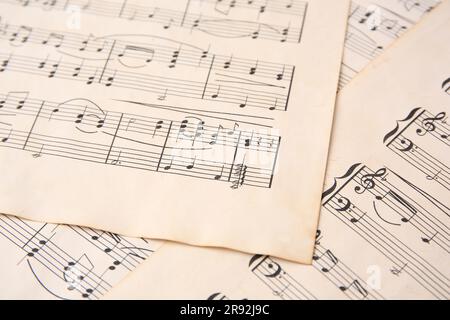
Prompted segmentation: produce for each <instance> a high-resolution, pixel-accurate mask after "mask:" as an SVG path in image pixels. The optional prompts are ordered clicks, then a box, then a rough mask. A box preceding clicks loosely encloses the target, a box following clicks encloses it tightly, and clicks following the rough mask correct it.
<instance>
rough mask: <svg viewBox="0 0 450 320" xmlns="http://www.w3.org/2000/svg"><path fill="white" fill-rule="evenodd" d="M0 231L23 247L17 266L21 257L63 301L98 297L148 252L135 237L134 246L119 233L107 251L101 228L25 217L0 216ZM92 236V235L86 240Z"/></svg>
mask: <svg viewBox="0 0 450 320" xmlns="http://www.w3.org/2000/svg"><path fill="white" fill-rule="evenodd" d="M0 234H1V235H2V236H3V237H4V239H6V240H7V241H8V242H9V243H11V244H14V245H16V246H17V248H18V249H19V250H22V251H23V252H24V256H23V258H22V259H21V260H20V261H19V265H20V264H21V263H23V262H24V261H26V264H27V266H28V269H29V271H30V272H31V273H32V275H33V277H34V278H35V279H36V281H37V282H36V283H38V284H39V285H40V286H42V289H43V292H45V293H48V294H50V295H51V296H52V297H53V298H57V299H64V300H66V299H99V298H101V297H102V296H103V295H104V294H105V293H106V292H108V291H109V290H110V289H111V288H112V286H113V284H115V283H117V282H118V281H119V280H120V279H121V278H122V277H123V276H124V275H126V273H127V272H128V271H131V270H133V269H134V268H135V267H137V265H138V264H139V263H140V262H142V261H143V260H144V259H146V258H147V257H148V256H149V255H150V254H151V252H152V249H151V248H152V246H150V244H149V243H148V242H144V241H139V242H140V244H139V245H138V244H136V243H134V242H135V240H134V239H133V240H130V239H129V238H124V237H122V238H121V240H120V242H121V245H120V246H116V247H115V248H113V249H111V250H109V251H108V252H107V253H106V251H107V250H105V249H104V248H106V247H111V248H112V244H110V243H109V242H111V241H110V240H108V239H107V237H105V236H103V235H102V233H101V232H100V231H96V230H92V229H88V228H82V227H69V226H64V225H52V224H47V223H36V222H30V221H25V220H22V219H20V218H17V217H13V216H8V215H0ZM94 235H96V236H94ZM94 237H96V240H95V241H94V240H91V239H93V238H94ZM88 239H89V240H88ZM86 240H88V241H86ZM68 243H70V244H71V245H68ZM75 243H77V244H78V246H76V245H74V244H75ZM126 247H128V248H130V249H124V248H126ZM99 249H100V250H102V251H99ZM96 250H98V252H99V253H98V254H96ZM87 251H89V254H87V253H86V252H87ZM130 252H133V253H135V255H131V254H130ZM137 255H139V257H140V258H139V259H138V258H136V256H137ZM103 256H106V259H104V257H103ZM117 262H120V263H117Z"/></svg>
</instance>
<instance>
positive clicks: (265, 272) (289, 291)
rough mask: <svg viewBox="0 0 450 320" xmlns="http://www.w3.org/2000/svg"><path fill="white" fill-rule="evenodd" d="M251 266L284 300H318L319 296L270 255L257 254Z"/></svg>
mask: <svg viewBox="0 0 450 320" xmlns="http://www.w3.org/2000/svg"><path fill="white" fill-rule="evenodd" d="M249 268H250V270H251V272H252V273H253V274H254V275H256V277H258V279H259V280H260V281H262V282H263V283H264V284H265V285H266V286H267V287H268V288H269V289H271V290H272V293H273V294H274V295H275V296H277V297H279V298H280V299H283V300H316V299H317V298H316V297H315V296H314V295H313V294H312V293H311V292H310V291H308V290H307V289H306V288H305V287H304V286H302V285H301V284H300V283H299V282H297V280H295V279H294V278H293V277H292V276H290V275H289V274H288V273H286V272H285V271H284V270H283V268H282V267H281V265H280V264H279V263H278V262H276V261H275V260H273V259H272V258H271V257H269V256H261V255H255V256H253V257H252V258H251V259H250V262H249Z"/></svg>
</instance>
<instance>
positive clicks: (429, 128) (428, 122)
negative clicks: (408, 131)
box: [416, 112, 446, 136]
mask: <svg viewBox="0 0 450 320" xmlns="http://www.w3.org/2000/svg"><path fill="white" fill-rule="evenodd" d="M445 116H446V115H445V112H441V113H438V114H437V115H436V116H435V117H428V118H425V119H423V121H422V128H419V129H417V130H416V133H417V134H418V135H419V136H424V135H426V134H427V133H428V132H434V131H435V130H436V124H435V122H436V121H440V120H444V119H445Z"/></svg>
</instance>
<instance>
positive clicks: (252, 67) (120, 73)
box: [0, 23, 295, 111]
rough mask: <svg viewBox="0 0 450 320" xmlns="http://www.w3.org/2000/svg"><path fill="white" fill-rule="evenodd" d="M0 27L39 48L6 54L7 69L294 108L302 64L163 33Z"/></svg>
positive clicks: (17, 43)
mask: <svg viewBox="0 0 450 320" xmlns="http://www.w3.org/2000/svg"><path fill="white" fill-rule="evenodd" d="M0 28H1V29H2V30H3V32H2V33H0V40H1V41H3V42H5V43H7V44H9V46H11V47H24V48H26V46H30V48H31V47H36V48H37V50H36V51H33V54H32V55H30V54H29V53H28V51H29V50H28V51H27V52H26V53H27V54H19V53H17V52H16V53H14V54H12V53H9V52H5V51H3V52H0V63H1V65H0V72H20V73H26V74H30V75H35V76H41V77H46V78H55V79H66V80H72V81H77V82H84V83H85V84H86V85H103V86H106V87H121V88H126V89H133V90H139V91H145V92H149V93H153V94H155V99H158V100H166V99H167V98H170V97H183V98H187V99H199V100H206V101H214V102H216V101H217V102H221V103H226V104H228V105H232V106H235V107H236V108H241V109H242V108H259V109H266V110H279V111H286V110H287V105H288V101H289V94H290V89H291V86H292V81H293V77H294V71H295V68H294V66H289V65H284V64H279V63H272V62H266V61H261V60H256V61H254V60H250V59H242V58H239V57H235V56H225V55H218V54H215V53H212V52H210V50H209V49H202V48H198V47H195V46H192V45H189V44H186V43H179V42H175V41H172V40H169V39H165V38H161V37H158V36H145V35H109V36H102V37H95V36H93V35H82V34H75V33H67V32H58V31H54V30H45V29H38V28H33V27H30V26H14V25H8V24H6V23H2V24H0ZM186 75H189V77H187V76H186ZM192 75H195V76H194V77H192Z"/></svg>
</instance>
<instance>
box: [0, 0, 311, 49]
mask: <svg viewBox="0 0 450 320" xmlns="http://www.w3.org/2000/svg"><path fill="white" fill-rule="evenodd" d="M173 2H174V3H167V2H166V1H153V2H152V5H139V4H135V3H133V1H131V0H128V1H124V0H122V1H104V0H53V1H47V0H33V1H29V0H1V1H0V3H7V4H11V5H20V6H23V7H40V8H42V9H43V10H47V11H49V10H54V11H66V12H68V13H71V12H80V13H83V14H88V15H94V16H102V17H108V18H120V19H126V20H129V21H139V22H148V23H154V24H158V25H160V26H161V30H169V29H172V28H176V29H186V30H188V31H190V32H194V33H196V32H199V33H203V34H206V35H210V36H213V37H219V38H223V39H228V38H231V39H236V38H249V39H254V40H256V39H261V40H268V41H277V42H283V43H284V42H287V43H299V42H301V39H302V31H303V28H304V25H305V21H306V15H307V8H308V3H307V2H306V1H300V0H284V1H266V0H255V1H235V0H231V1H230V0H224V1H216V0H207V1H204V0H177V1H173ZM280 21H283V24H281V25H280V24H279V22H280Z"/></svg>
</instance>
